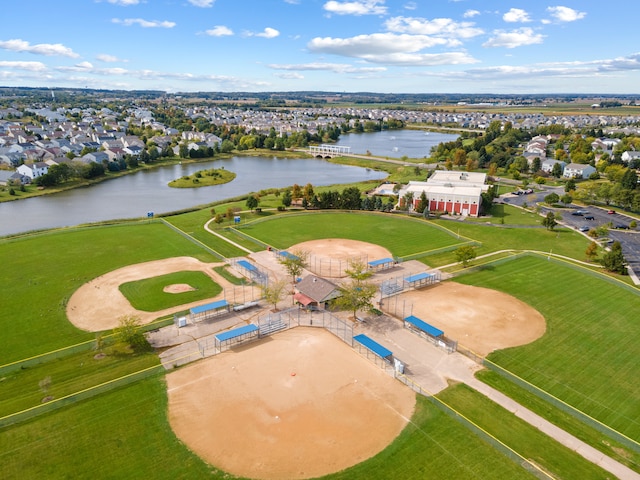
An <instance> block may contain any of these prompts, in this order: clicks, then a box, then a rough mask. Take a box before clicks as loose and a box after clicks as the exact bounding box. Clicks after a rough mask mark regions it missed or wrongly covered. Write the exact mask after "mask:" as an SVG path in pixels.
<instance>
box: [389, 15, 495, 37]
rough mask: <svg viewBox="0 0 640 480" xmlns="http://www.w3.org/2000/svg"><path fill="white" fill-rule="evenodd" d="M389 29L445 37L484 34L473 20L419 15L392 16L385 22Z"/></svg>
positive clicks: (397, 31)
mask: <svg viewBox="0 0 640 480" xmlns="http://www.w3.org/2000/svg"><path fill="white" fill-rule="evenodd" d="M384 25H385V27H386V28H387V30H389V31H391V32H395V33H409V34H414V35H434V36H439V37H444V38H472V37H475V36H477V35H481V34H483V33H484V32H483V30H482V29H480V28H477V27H475V24H474V23H473V22H455V21H453V20H452V19H450V18H434V19H433V20H427V19H426V18H419V17H392V18H389V19H388V20H387V21H386V22H385V24H384Z"/></svg>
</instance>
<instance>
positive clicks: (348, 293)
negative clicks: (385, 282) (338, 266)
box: [335, 260, 378, 319]
mask: <svg viewBox="0 0 640 480" xmlns="http://www.w3.org/2000/svg"><path fill="white" fill-rule="evenodd" d="M344 273H345V274H346V275H347V276H348V277H349V278H350V279H351V282H350V283H349V284H346V285H342V286H341V287H340V288H339V290H340V297H338V298H337V299H336V302H335V303H336V305H337V306H338V307H340V308H344V309H345V310H351V311H352V312H353V318H354V319H355V318H356V314H357V312H358V310H365V309H366V310H370V309H372V308H373V303H372V300H373V297H375V295H376V292H377V291H378V287H376V285H374V284H372V283H370V282H367V280H368V279H369V278H371V276H372V275H373V272H372V271H371V270H369V268H368V267H367V265H366V264H365V263H364V262H363V261H362V260H350V261H349V264H348V266H347V268H346V269H345V271H344Z"/></svg>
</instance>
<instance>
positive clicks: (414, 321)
mask: <svg viewBox="0 0 640 480" xmlns="http://www.w3.org/2000/svg"><path fill="white" fill-rule="evenodd" d="M404 321H405V322H408V323H410V324H411V325H413V326H414V327H416V328H418V329H420V330H422V331H423V332H425V333H428V334H429V335H431V336H432V337H439V336H441V335H444V332H443V331H442V330H440V329H439V328H436V327H434V326H433V325H429V324H428V323H427V322H425V321H422V320H420V319H419V318H418V317H415V316H413V315H411V316H410V317H407V318H405V319H404Z"/></svg>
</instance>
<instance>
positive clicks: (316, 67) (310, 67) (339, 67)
mask: <svg viewBox="0 0 640 480" xmlns="http://www.w3.org/2000/svg"><path fill="white" fill-rule="evenodd" d="M268 67H269V68H272V69H274V70H287V71H329V72H334V73H378V72H384V71H386V70H387V69H386V68H385V67H354V66H353V65H349V64H347V63H322V62H318V63H301V64H286V65H280V64H271V65H268Z"/></svg>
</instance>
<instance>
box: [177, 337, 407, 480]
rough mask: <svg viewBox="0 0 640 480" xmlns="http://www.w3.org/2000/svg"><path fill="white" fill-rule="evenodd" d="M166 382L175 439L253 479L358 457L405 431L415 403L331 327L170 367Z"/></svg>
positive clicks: (308, 471) (342, 464) (339, 465)
mask: <svg viewBox="0 0 640 480" xmlns="http://www.w3.org/2000/svg"><path fill="white" fill-rule="evenodd" d="M267 359H268V361H267ZM167 387H168V395H169V421H170V423H171V426H172V428H173V430H174V431H175V432H176V434H177V435H178V437H179V438H180V439H181V440H182V441H183V442H184V443H185V444H186V445H187V446H188V447H189V448H190V449H192V450H193V451H194V452H196V453H197V454H198V455H199V456H200V457H202V458H203V459H204V460H206V461H207V462H209V463H211V464H213V465H215V466H216V467H219V468H221V469H223V470H225V471H227V472H230V473H232V474H235V475H241V476H246V477H250V478H268V479H273V478H309V477H315V476H320V475H325V474H328V473H331V472H336V471H339V470H342V469H344V468H347V467H349V466H352V465H355V464H357V463H360V462H362V461H364V460H365V459H367V458H370V457H372V456H373V455H375V454H376V453H378V452H379V451H381V450H383V449H384V448H385V447H386V446H387V445H388V444H389V443H390V442H391V441H392V440H393V439H394V438H395V437H396V436H397V435H398V434H399V433H400V432H401V430H402V429H403V428H404V426H405V425H406V424H407V422H408V420H409V418H410V417H411V415H412V413H413V409H414V406H415V394H414V393H413V392H412V391H411V390H409V389H408V388H406V387H404V386H403V385H401V384H400V383H399V382H397V381H396V380H394V379H393V378H392V377H390V376H388V375H387V374H385V373H384V372H383V371H382V370H380V369H379V368H378V367H376V366H375V365H373V364H372V363H371V362H370V361H368V360H366V359H364V358H363V357H361V356H360V355H358V354H357V353H356V352H355V351H354V350H352V349H351V348H349V347H348V346H347V345H345V344H344V343H342V341H340V340H339V339H337V338H336V337H334V336H333V335H332V334H330V333H329V332H327V331H325V330H323V329H313V328H304V327H299V328H296V329H293V330H288V331H286V332H283V333H279V334H278V335H275V336H273V337H270V338H267V339H263V340H260V341H259V342H257V343H253V344H250V345H247V346H244V347H241V348H238V349H237V350H230V351H227V352H224V353H222V354H220V355H218V356H216V357H214V358H211V359H208V360H204V361H201V362H198V363H197V364H194V365H192V366H188V367H186V368H183V369H180V370H177V371H175V372H172V373H170V374H169V375H167ZM372 419H375V428H372V424H371V422H372Z"/></svg>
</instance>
